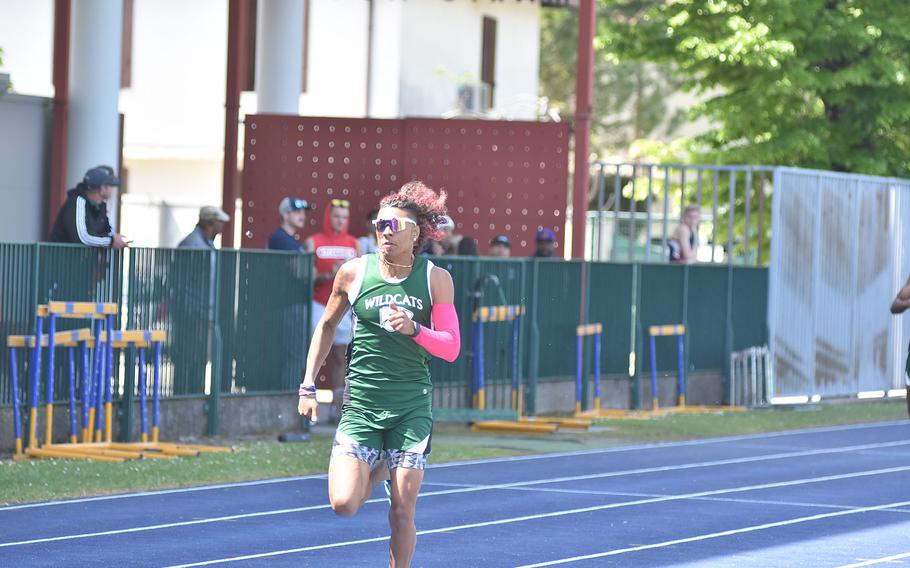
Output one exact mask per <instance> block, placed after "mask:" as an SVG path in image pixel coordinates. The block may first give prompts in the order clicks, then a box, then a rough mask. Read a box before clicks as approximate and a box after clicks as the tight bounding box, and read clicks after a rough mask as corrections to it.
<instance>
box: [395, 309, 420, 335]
mask: <svg viewBox="0 0 910 568" xmlns="http://www.w3.org/2000/svg"><path fill="white" fill-rule="evenodd" d="M389 309H390V310H392V315H391V316H389V324H391V326H392V329H394V330H395V331H397V332H398V333H400V334H402V335H408V336H410V335H414V333H415V332H416V331H417V328H415V327H414V322H413V321H411V318H409V317H408V313H407V312H406V311H404V310H402V309H401V308H399V307H398V305H397V304H395V302H392V303H391V304H389Z"/></svg>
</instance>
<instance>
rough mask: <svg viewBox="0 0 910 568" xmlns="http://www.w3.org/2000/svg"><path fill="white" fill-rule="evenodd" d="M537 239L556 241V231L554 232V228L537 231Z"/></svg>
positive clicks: (538, 240)
mask: <svg viewBox="0 0 910 568" xmlns="http://www.w3.org/2000/svg"><path fill="white" fill-rule="evenodd" d="M536 240H537V242H538V243H539V242H542V241H555V240H556V233H554V232H553V230H552V229H540V230H538V231H537V238H536Z"/></svg>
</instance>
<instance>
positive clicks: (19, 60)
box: [0, 0, 54, 97]
mask: <svg viewBox="0 0 910 568" xmlns="http://www.w3.org/2000/svg"><path fill="white" fill-rule="evenodd" d="M0 48H2V49H3V64H2V65H0V73H9V74H10V76H11V79H12V81H13V88H14V89H15V91H16V92H17V93H21V94H23V95H36V96H41V97H53V96H54V81H53V72H54V0H28V1H23V0H0Z"/></svg>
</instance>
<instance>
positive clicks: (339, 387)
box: [304, 199, 360, 421]
mask: <svg viewBox="0 0 910 568" xmlns="http://www.w3.org/2000/svg"><path fill="white" fill-rule="evenodd" d="M350 216H351V212H350V203H349V202H348V200H347V199H333V200H331V202H330V203H329V206H328V207H326V208H325V214H324V216H323V219H322V231H321V232H319V233H316V234H315V235H313V236H311V237H308V238H307V239H306V241H304V246H305V248H306V250H307V252H313V253H315V254H316V281H315V286H314V287H313V314H312V325H313V331H314V333H315V326H316V324H317V323H319V320H320V319H322V314H323V312H325V307H326V304H328V302H329V297H331V295H332V288H333V285H334V282H335V274H337V272H338V269H339V268H341V265H343V264H344V263H345V262H347V261H348V260H351V259H352V258H356V257H358V256H360V250H359V245H358V244H357V239H355V238H354V237H352V236H351V235H349V234H348V221H349V220H350ZM353 333H354V328H353V322H352V321H351V313H350V310H348V312H347V313H346V314H345V316H344V317H343V318H342V320H341V323H339V324H338V327H337V328H336V330H335V337H334V340H333V344H332V350H331V351H330V352H329V361H328V363H329V365H330V367H329V369H328V380H329V383H330V387H331V389H332V391H333V392H334V397H333V401H334V402H333V403H332V406H331V408H330V409H329V419H330V420H332V421H337V420H338V417H339V416H338V415H339V410H340V405H341V399H342V395H343V393H344V367H345V364H344V357H345V352H346V351H347V347H348V344H349V343H351V339H352V338H353Z"/></svg>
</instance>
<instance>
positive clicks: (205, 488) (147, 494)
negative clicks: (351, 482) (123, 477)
mask: <svg viewBox="0 0 910 568" xmlns="http://www.w3.org/2000/svg"><path fill="white" fill-rule="evenodd" d="M326 477H327V476H326V474H324V473H317V474H313V475H302V476H297V477H276V478H274V479H258V480H255V481H237V482H234V483H219V484H217V485H198V486H196V487H182V488H180V489H157V490H154V491H140V492H138V493H118V494H116V495H98V496H96V497H83V498H80V499H62V500H58V501H44V502H41V503H25V504H22V505H7V506H6V507H0V513H2V512H4V511H15V510H18V509H35V508H39V507H50V506H53V505H73V504H78V503H92V502H94V501H113V500H116V499H129V498H132V497H154V496H157V495H173V494H175V493H193V492H196V491H210V490H213V489H233V488H235V487H256V486H258V485H271V484H273V483H287V482H289V481H305V480H307V479H326Z"/></svg>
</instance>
